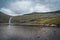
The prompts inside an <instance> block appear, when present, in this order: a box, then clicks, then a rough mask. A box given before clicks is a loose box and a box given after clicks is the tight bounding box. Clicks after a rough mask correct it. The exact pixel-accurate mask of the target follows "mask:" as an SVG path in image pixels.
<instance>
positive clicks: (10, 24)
mask: <svg viewBox="0 0 60 40" xmlns="http://www.w3.org/2000/svg"><path fill="white" fill-rule="evenodd" d="M11 20H12V17H10V18H9V26H8V27H9V28H10V26H11V25H12V24H11Z"/></svg>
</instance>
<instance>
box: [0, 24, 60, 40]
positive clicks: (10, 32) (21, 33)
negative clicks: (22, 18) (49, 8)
mask: <svg viewBox="0 0 60 40" xmlns="http://www.w3.org/2000/svg"><path fill="white" fill-rule="evenodd" d="M0 40H60V28H59V27H41V26H34V27H33V26H12V25H11V26H10V25H3V24H2V25H1V26H0Z"/></svg>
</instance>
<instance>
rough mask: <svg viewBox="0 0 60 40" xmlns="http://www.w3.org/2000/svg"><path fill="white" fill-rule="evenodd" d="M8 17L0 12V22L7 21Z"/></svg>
mask: <svg viewBox="0 0 60 40" xmlns="http://www.w3.org/2000/svg"><path fill="white" fill-rule="evenodd" d="M9 17H10V16H8V15H6V14H4V13H2V12H0V23H8V20H9Z"/></svg>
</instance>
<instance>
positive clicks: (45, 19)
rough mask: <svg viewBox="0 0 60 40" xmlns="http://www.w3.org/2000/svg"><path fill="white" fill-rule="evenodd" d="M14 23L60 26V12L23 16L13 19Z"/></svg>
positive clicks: (35, 13) (34, 13)
mask: <svg viewBox="0 0 60 40" xmlns="http://www.w3.org/2000/svg"><path fill="white" fill-rule="evenodd" d="M12 23H20V24H21V23H24V24H59V23H60V11H55V12H45V13H39V12H33V13H30V14H25V15H22V16H16V17H13V19H12Z"/></svg>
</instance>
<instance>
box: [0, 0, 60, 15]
mask: <svg viewBox="0 0 60 40" xmlns="http://www.w3.org/2000/svg"><path fill="white" fill-rule="evenodd" d="M55 10H60V0H0V11H2V12H4V13H5V14H8V15H11V16H16V15H23V14H27V13H32V12H49V11H55Z"/></svg>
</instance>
